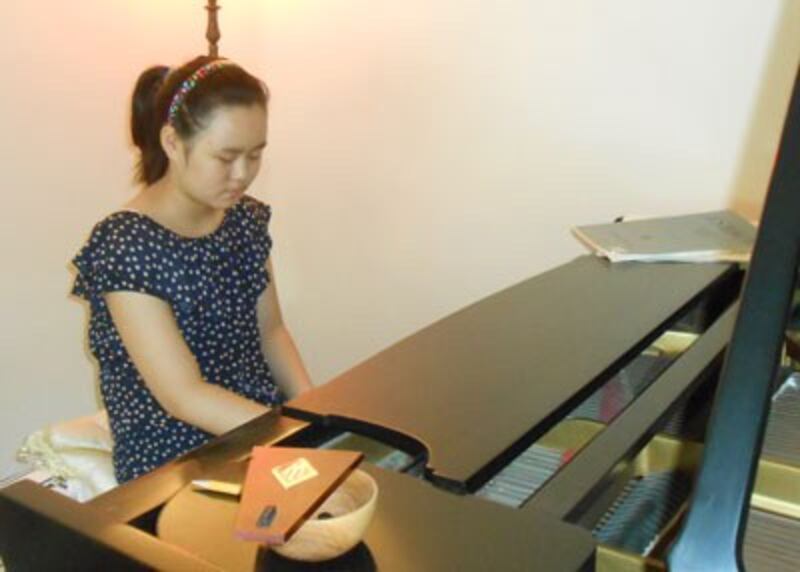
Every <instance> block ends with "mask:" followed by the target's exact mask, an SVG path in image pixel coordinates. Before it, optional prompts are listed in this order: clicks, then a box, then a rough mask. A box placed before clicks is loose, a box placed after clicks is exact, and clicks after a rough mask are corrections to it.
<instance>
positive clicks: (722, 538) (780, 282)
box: [668, 69, 800, 571]
mask: <svg viewBox="0 0 800 572" xmlns="http://www.w3.org/2000/svg"><path fill="white" fill-rule="evenodd" d="M799 257H800V69H799V70H797V71H796V72H795V84H794V90H793V93H792V98H791V101H790V103H789V110H788V113H787V116H786V122H785V124H784V129H783V135H782V137H781V143H780V147H779V149H778V157H777V161H776V163H775V168H774V170H773V173H772V180H771V181H770V187H769V191H768V193H767V199H766V203H765V205H764V213H763V215H762V217H761V225H760V227H759V231H758V236H757V238H756V244H755V247H754V248H753V255H752V258H751V262H750V268H749V270H748V272H747V275H746V277H745V285H744V290H743V293H742V301H741V307H740V310H739V315H738V317H737V320H736V326H735V328H734V333H733V337H732V338H731V342H730V348H729V350H728V354H727V356H726V363H725V365H724V368H723V372H722V376H721V378H720V382H719V386H718V390H717V395H716V397H715V399H714V408H713V410H712V414H711V418H710V420H709V424H708V428H707V438H706V443H705V449H704V450H705V453H704V456H703V462H702V465H701V468H700V473H699V475H698V478H697V484H696V487H695V491H694V495H693V497H692V500H691V504H690V510H689V514H688V517H687V519H686V523H685V524H684V527H683V529H682V531H681V533H680V535H679V537H678V540H677V541H676V543H675V545H674V547H673V549H672V551H671V553H670V555H669V559H668V561H669V565H670V569H671V570H674V571H683V570H703V571H717V570H720V571H722V570H725V571H728V570H744V564H743V560H742V541H743V538H744V532H745V526H746V523H747V513H748V511H749V508H750V495H751V493H752V489H753V483H754V480H755V473H756V469H757V466H758V458H759V455H760V451H761V445H762V442H763V438H764V431H765V429H766V424H767V418H768V415H769V406H770V397H771V389H772V380H773V379H774V376H775V372H776V370H777V368H778V361H779V356H780V351H781V347H782V345H783V338H784V331H785V329H786V323H787V320H788V315H789V311H790V309H791V302H792V292H793V289H794V287H795V284H796V280H797V266H798V258H799Z"/></svg>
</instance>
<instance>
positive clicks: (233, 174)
mask: <svg viewBox="0 0 800 572" xmlns="http://www.w3.org/2000/svg"><path fill="white" fill-rule="evenodd" d="M247 178H248V168H247V161H246V160H244V159H243V158H241V157H240V158H239V159H237V160H236V161H234V162H233V165H232V166H231V170H230V179H231V180H232V181H235V182H237V183H244V182H246V181H247Z"/></svg>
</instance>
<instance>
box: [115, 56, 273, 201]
mask: <svg viewBox="0 0 800 572" xmlns="http://www.w3.org/2000/svg"><path fill="white" fill-rule="evenodd" d="M214 60H215V58H211V57H208V56H199V57H197V58H195V59H193V60H191V61H190V62H187V63H186V64H184V65H182V66H181V67H179V68H176V69H174V70H171V71H170V70H169V68H167V67H166V66H153V67H150V68H148V69H146V70H145V71H144V72H142V74H141V75H140V76H139V79H138V80H137V82H136V87H135V88H134V90H133V97H132V102H131V135H132V137H133V143H134V145H136V147H138V148H139V152H140V157H139V161H138V163H137V165H136V175H135V178H136V181H138V182H140V183H144V184H146V185H151V184H153V183H155V182H156V181H158V180H159V179H161V178H162V177H163V176H164V174H165V173H166V172H167V167H168V166H169V159H168V158H167V155H166V153H164V149H163V148H162V147H161V138H160V134H161V128H162V127H163V126H164V124H165V123H167V120H168V113H169V106H170V103H171V102H172V98H173V96H174V95H175V93H176V92H177V91H178V90H179V89H180V86H181V85H182V84H183V82H184V81H185V80H186V79H187V78H189V77H190V76H191V75H192V74H193V73H194V72H195V71H197V70H198V69H199V68H201V67H202V66H204V65H206V64H208V63H210V62H213V61H214ZM268 101H269V89H268V88H267V86H266V85H265V84H264V83H263V82H261V81H260V80H259V79H258V78H256V77H254V76H252V75H250V74H249V73H247V72H246V71H245V70H244V69H242V68H241V67H239V66H237V65H227V66H223V67H220V68H218V69H216V70H214V71H213V73H210V74H208V75H207V76H205V77H204V78H203V79H201V80H200V81H198V82H197V84H196V85H195V86H194V87H193V88H192V89H191V90H190V91H189V93H188V94H187V95H186V98H185V99H184V100H183V104H182V105H181V106H180V107H179V108H178V110H177V112H176V113H175V114H174V116H173V118H172V122H171V123H172V126H173V127H174V128H175V131H176V132H177V133H178V136H179V137H180V138H181V139H182V140H183V141H184V142H186V143H191V140H192V138H193V137H194V136H195V135H197V133H198V132H200V131H202V129H203V128H204V127H206V125H207V123H206V122H207V119H208V118H209V116H210V115H211V113H213V112H214V111H215V110H216V109H217V108H219V107H222V106H227V105H245V106H249V105H260V106H262V107H263V108H264V109H266V107H267V102H268Z"/></svg>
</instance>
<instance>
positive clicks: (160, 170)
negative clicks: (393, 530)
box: [73, 57, 311, 482]
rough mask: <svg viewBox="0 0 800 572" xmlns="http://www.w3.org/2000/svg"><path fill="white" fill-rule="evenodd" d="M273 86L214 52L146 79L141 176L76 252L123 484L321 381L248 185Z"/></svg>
mask: <svg viewBox="0 0 800 572" xmlns="http://www.w3.org/2000/svg"><path fill="white" fill-rule="evenodd" d="M268 98H269V93H268V90H267V88H266V86H265V85H264V84H263V83H262V82H261V81H259V80H258V79H257V78H255V77H253V76H252V75H250V74H249V73H247V72H246V71H245V70H244V69H242V68H241V67H240V66H238V65H236V64H234V63H232V62H230V61H228V60H223V59H212V58H208V57H199V58H196V59H194V60H192V61H190V62H188V63H187V64H185V65H183V66H181V67H179V68H176V69H172V70H168V69H167V68H164V67H153V68H150V69H148V70H146V71H145V72H143V73H142V75H141V76H140V77H139V80H138V82H137V84H136V88H135V90H134V94H133V105H132V117H131V131H132V135H133V142H134V143H135V145H136V146H137V147H138V149H139V151H140V161H139V164H138V165H137V180H138V182H139V183H141V189H140V190H139V192H138V193H137V194H136V196H134V197H133V198H132V199H131V200H130V201H129V202H128V203H127V205H125V207H124V208H123V209H121V210H119V211H117V212H115V213H113V214H111V215H109V216H108V217H106V218H105V219H103V220H102V221H100V222H99V223H98V224H97V225H96V226H95V227H94V229H93V231H92V234H91V236H90V238H89V240H88V241H87V243H86V244H85V245H84V247H83V248H82V249H81V250H80V252H79V253H78V255H77V256H76V257H75V259H74V260H73V263H74V265H75V266H76V268H77V270H78V275H77V278H76V281H75V284H74V289H73V291H74V293H75V294H77V295H79V296H81V297H82V298H85V299H86V300H88V302H89V304H90V309H91V319H90V324H89V342H90V346H91V350H92V353H93V354H94V356H95V357H96V359H97V361H98V363H99V366H100V388H101V393H102V397H103V401H104V403H105V406H106V409H107V410H108V415H109V421H110V426H111V431H112V435H113V438H114V454H113V456H114V468H115V472H116V475H117V479H118V480H119V481H120V482H125V481H127V480H130V479H133V478H135V477H137V476H139V475H142V474H144V473H146V472H148V471H151V470H153V469H155V468H156V467H158V466H160V465H162V464H164V463H165V462H167V461H169V460H171V459H173V458H175V457H177V456H178V455H181V454H183V453H185V452H187V451H189V450H191V449H193V448H195V447H197V446H199V445H201V444H203V443H205V442H206V441H207V440H208V439H209V438H210V437H211V436H212V435H218V434H221V433H224V432H226V431H228V430H230V429H233V428H234V427H236V426H238V425H240V424H242V423H244V422H245V421H248V420H250V419H252V418H254V417H256V416H258V415H260V414H262V413H264V412H266V411H267V410H268V409H269V407H271V406H273V405H276V404H279V403H281V402H282V401H283V400H284V399H285V398H286V397H287V396H288V397H292V396H294V395H295V394H297V393H299V392H302V391H305V390H306V389H308V388H310V387H311V384H310V381H309V378H308V374H307V373H306V370H305V368H304V367H303V364H302V361H301V359H300V356H299V354H298V352H297V349H296V348H295V345H294V343H293V341H292V338H291V336H290V334H289V332H288V331H287V329H286V327H285V325H284V323H283V321H282V319H281V312H280V307H279V305H278V297H277V293H276V290H275V281H274V275H273V271H272V267H271V265H270V258H269V254H270V249H271V247H272V240H271V238H270V235H269V226H268V225H269V221H270V214H271V211H270V207H269V206H267V205H265V204H264V203H262V202H260V201H258V200H257V199H255V198H252V197H249V196H247V195H245V191H246V190H247V188H248V186H249V185H250V183H251V182H252V181H253V179H254V178H255V176H256V175H257V173H258V171H259V167H260V164H261V156H262V153H263V151H264V148H265V147H266V145H267V102H268Z"/></svg>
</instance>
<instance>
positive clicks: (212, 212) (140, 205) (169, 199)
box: [128, 172, 225, 237]
mask: <svg viewBox="0 0 800 572" xmlns="http://www.w3.org/2000/svg"><path fill="white" fill-rule="evenodd" d="M128 206H129V207H132V208H135V209H136V210H139V211H141V212H143V213H144V214H146V215H148V216H150V217H151V218H153V219H154V220H155V221H156V222H158V223H160V224H162V225H164V226H166V227H167V228H169V229H171V230H173V231H175V232H177V233H178V234H182V235H185V236H188V237H197V236H202V235H204V234H208V233H210V232H213V231H214V229H216V228H217V226H218V225H219V224H220V222H221V221H222V217H223V216H224V214H225V213H224V211H223V210H221V209H216V208H213V207H210V206H208V205H206V204H203V203H201V202H199V201H197V200H196V199H194V198H193V197H191V196H190V195H189V194H187V193H185V192H184V191H182V190H181V189H180V187H179V186H178V185H177V184H176V182H175V181H174V180H173V177H171V176H170V173H169V172H168V173H167V174H166V175H165V176H164V177H163V178H162V179H160V180H159V181H157V182H155V183H153V184H152V185H150V186H148V187H145V188H144V189H142V191H141V192H139V194H137V195H136V197H134V199H133V200H131V201H130V202H129V203H128Z"/></svg>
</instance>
